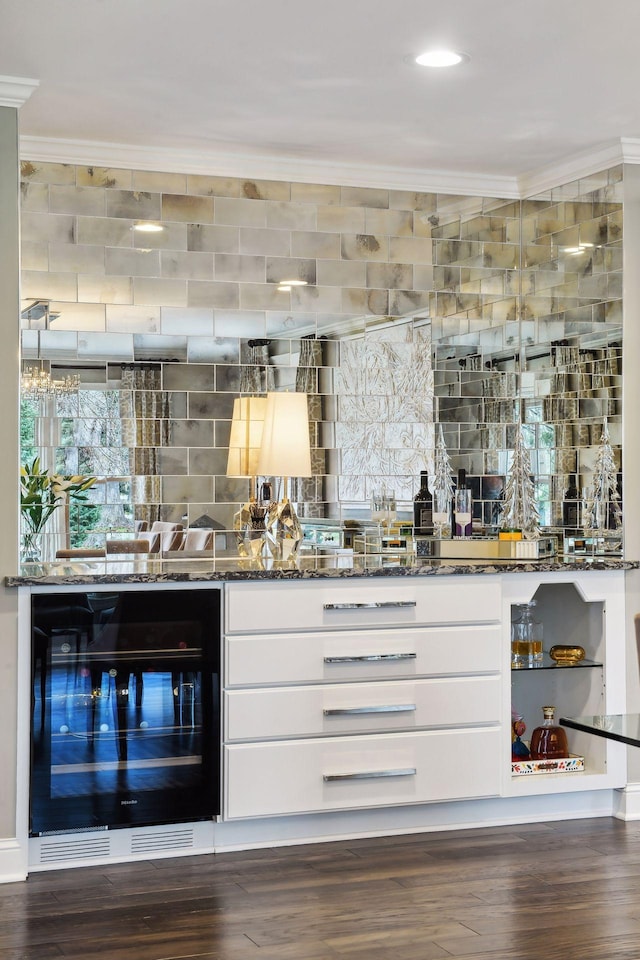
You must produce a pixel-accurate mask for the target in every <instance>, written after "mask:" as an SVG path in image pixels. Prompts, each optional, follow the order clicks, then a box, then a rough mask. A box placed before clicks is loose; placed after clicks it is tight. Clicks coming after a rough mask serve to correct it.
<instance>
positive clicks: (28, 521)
mask: <svg viewBox="0 0 640 960" xmlns="http://www.w3.org/2000/svg"><path fill="white" fill-rule="evenodd" d="M95 482H96V477H82V476H69V477H65V476H62V475H61V474H58V473H54V474H49V471H48V470H43V469H42V468H41V464H40V458H39V457H36V458H35V459H34V460H33V462H32V463H24V464H22V466H21V467H20V513H21V516H22V549H21V558H22V560H23V561H29V560H31V561H34V560H39V559H40V554H41V547H42V532H43V530H44V528H45V527H46V525H47V522H48V520H49V518H50V517H51V515H52V514H53V513H55V511H56V510H57V509H58V508H59V507H61V506H62V505H63V504H64V502H65V501H66V500H75V501H84V500H87V496H86V492H85V491H87V490H88V489H89V487H92V486H93V485H94V483H95Z"/></svg>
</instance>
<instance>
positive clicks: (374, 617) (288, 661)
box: [223, 570, 626, 822]
mask: <svg viewBox="0 0 640 960" xmlns="http://www.w3.org/2000/svg"><path fill="white" fill-rule="evenodd" d="M225 590H226V603H225V624H226V637H225V650H224V694H223V697H224V700H223V711H224V784H225V787H224V802H223V807H224V819H225V820H226V821H229V822H232V821H237V820H241V819H242V818H247V819H249V818H260V817H277V816H280V815H286V814H294V813H295V814H303V813H310V814H311V813H318V812H322V811H331V810H334V811H342V810H349V809H351V810H354V811H357V810H358V809H362V810H365V809H374V808H376V807H385V806H393V805H408V804H432V803H436V802H438V801H449V800H462V801H464V800H472V799H475V798H481V797H482V798H494V800H493V802H494V803H496V804H500V803H505V802H507V801H509V802H512V801H513V800H514V798H518V797H522V798H523V802H524V801H525V798H527V797H532V796H536V795H538V796H542V795H546V796H548V797H552V796H554V795H557V796H558V798H559V802H560V796H561V795H562V794H568V793H575V794H577V793H585V794H587V795H588V796H592V795H593V793H592V792H593V791H599V790H610V789H612V788H614V787H620V786H623V785H624V784H625V782H626V762H625V759H626V758H625V752H624V748H623V747H621V746H620V745H619V744H615V743H611V742H610V741H606V740H602V739H599V738H596V737H593V736H590V735H588V734H580V733H578V732H577V731H573V730H569V731H568V738H569V746H570V750H571V752H572V753H573V754H577V755H580V756H583V757H584V758H585V769H584V772H579V773H553V774H534V775H526V776H514V775H512V769H511V709H512V706H513V707H514V708H515V709H517V710H518V712H520V713H522V714H523V715H524V716H525V720H526V723H527V728H528V729H527V734H526V736H527V737H529V736H530V735H531V733H532V731H533V729H534V727H535V726H537V725H538V723H539V722H540V721H541V719H542V712H541V708H542V706H543V705H545V704H548V703H552V704H554V706H555V707H556V716H557V717H560V716H576V715H583V714H593V713H605V712H607V713H622V712H624V710H625V668H624V576H623V575H622V574H621V573H620V572H613V571H611V572H607V571H602V572H596V571H585V572H582V571H575V570H574V571H570V572H567V574H566V575H564V574H563V573H562V572H561V571H553V572H551V571H549V572H545V571H542V570H541V571H540V572H539V573H536V572H529V571H524V570H523V572H522V573H512V572H510V573H507V574H504V575H498V574H496V575H492V574H479V575H477V576H473V575H453V576H452V575H446V576H437V577H434V576H431V577H424V578H423V577H420V576H407V577H394V576H389V577H386V578H385V577H369V578H362V579H360V578H349V577H345V578H335V579H332V578H327V579H318V580H308V581H271V582H268V581H247V582H237V583H230V584H227V585H226V588H225ZM533 597H535V598H536V600H537V601H538V606H537V608H536V616H537V618H538V619H540V620H542V622H543V624H544V628H545V643H544V648H545V650H546V651H548V650H549V648H550V647H551V646H552V645H553V644H554V643H569V644H580V645H581V646H584V647H585V651H586V658H587V659H588V660H589V661H591V663H593V664H594V665H593V666H589V667H566V668H557V667H554V666H550V667H549V668H547V666H545V668H543V669H537V668H536V669H534V670H521V671H511V669H510V623H511V616H512V612H513V609H514V607H515V605H516V604H517V603H521V602H524V601H528V600H530V599H532V598H533ZM547 664H548V660H547ZM499 798H502V800H501V799H499ZM496 809H497V808H496ZM524 816H525V819H526V817H527V816H528V814H525V815H524Z"/></svg>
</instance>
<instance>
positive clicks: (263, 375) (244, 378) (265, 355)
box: [240, 340, 276, 397]
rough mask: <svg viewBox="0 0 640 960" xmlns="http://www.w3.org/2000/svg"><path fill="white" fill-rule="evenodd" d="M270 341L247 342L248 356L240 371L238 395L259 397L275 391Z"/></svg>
mask: <svg viewBox="0 0 640 960" xmlns="http://www.w3.org/2000/svg"><path fill="white" fill-rule="evenodd" d="M270 343H271V341H270V340H248V341H247V346H248V348H249V356H248V358H247V362H246V363H243V364H242V367H241V369H240V393H241V394H244V395H249V396H254V397H257V396H260V395H261V394H264V393H267V391H269V390H275V383H276V381H275V370H274V368H273V364H272V363H271V357H270V356H269V344H270Z"/></svg>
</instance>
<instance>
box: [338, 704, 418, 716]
mask: <svg viewBox="0 0 640 960" xmlns="http://www.w3.org/2000/svg"><path fill="white" fill-rule="evenodd" d="M415 709H416V705H415V703H387V704H380V706H375V707H330V708H329V709H328V710H323V711H322V712H323V713H324V715H325V717H346V716H347V715H348V714H354V713H411V712H413V711H415Z"/></svg>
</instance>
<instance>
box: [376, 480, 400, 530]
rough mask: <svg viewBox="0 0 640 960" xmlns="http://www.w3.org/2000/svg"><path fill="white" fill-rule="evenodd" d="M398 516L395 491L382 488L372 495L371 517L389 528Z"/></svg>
mask: <svg viewBox="0 0 640 960" xmlns="http://www.w3.org/2000/svg"><path fill="white" fill-rule="evenodd" d="M396 516H397V504H396V495H395V493H393V491H388V490H386V489H384V488H383V489H382V490H380V491H376V492H374V493H373V494H372V496H371V519H372V521H373V522H374V523H380V524H382V526H383V527H384V528H385V529H386V530H389V529H390V527H391V524H392V523H393V521H394V520H395V519H396Z"/></svg>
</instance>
